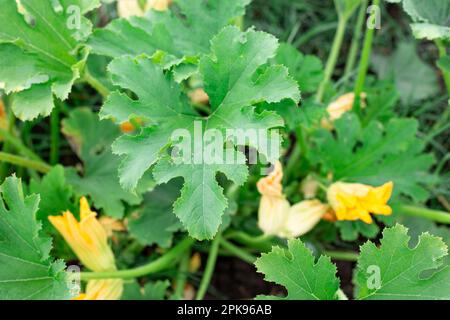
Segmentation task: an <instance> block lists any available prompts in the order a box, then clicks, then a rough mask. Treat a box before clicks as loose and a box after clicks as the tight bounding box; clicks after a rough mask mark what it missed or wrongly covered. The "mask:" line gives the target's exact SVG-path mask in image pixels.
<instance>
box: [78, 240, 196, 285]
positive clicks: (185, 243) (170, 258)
mask: <svg viewBox="0 0 450 320" xmlns="http://www.w3.org/2000/svg"><path fill="white" fill-rule="evenodd" d="M193 243H194V240H193V239H192V238H185V239H184V240H182V241H181V242H180V243H178V244H177V245H176V246H175V247H173V248H172V249H171V250H169V251H168V252H166V253H165V254H164V255H163V256H161V257H160V258H158V259H156V260H155V261H152V262H150V263H148V264H146V265H143V266H141V267H138V268H134V269H128V270H119V271H105V272H81V279H82V280H94V279H133V278H138V277H142V276H145V275H147V274H150V273H156V272H159V271H162V270H164V269H167V268H168V267H169V266H170V265H171V264H172V262H174V261H175V260H177V259H179V258H180V255H181V254H182V253H183V252H185V251H186V250H189V248H190V247H191V246H192V244H193Z"/></svg>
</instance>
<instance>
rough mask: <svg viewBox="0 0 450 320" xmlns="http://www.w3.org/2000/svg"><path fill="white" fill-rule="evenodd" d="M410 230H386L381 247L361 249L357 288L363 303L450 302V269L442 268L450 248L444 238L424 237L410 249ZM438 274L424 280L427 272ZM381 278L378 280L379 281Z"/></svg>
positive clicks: (424, 235) (397, 226) (403, 228)
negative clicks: (392, 301)
mask: <svg viewBox="0 0 450 320" xmlns="http://www.w3.org/2000/svg"><path fill="white" fill-rule="evenodd" d="M407 233H408V229H407V228H405V227H404V226H402V225H396V226H395V227H392V228H389V229H385V230H384V232H383V239H382V240H381V246H380V247H377V246H376V245H375V244H374V243H371V242H367V243H366V244H364V245H363V246H362V247H361V255H360V257H359V259H358V266H357V272H356V277H355V284H356V286H357V287H356V288H357V290H356V291H357V294H356V296H357V297H358V298H359V299H377V300H382V299H383V300H384V299H388V300H392V299H407V300H428V299H433V300H434V299H436V300H437V299H444V300H448V299H450V286H449V285H448V284H449V283H450V266H446V267H444V268H441V269H440V270H439V271H436V270H437V269H438V268H440V267H441V266H442V264H443V258H444V257H445V256H447V254H448V248H447V246H446V245H445V243H444V242H443V241H442V239H441V238H438V237H435V236H432V235H430V234H428V233H423V234H422V235H421V236H420V237H419V241H418V243H417V245H416V246H415V247H413V248H411V247H410V245H409V241H410V237H409V236H408V234H407ZM430 271H436V272H434V273H433V274H431V275H427V276H424V273H425V272H430ZM377 278H378V279H377Z"/></svg>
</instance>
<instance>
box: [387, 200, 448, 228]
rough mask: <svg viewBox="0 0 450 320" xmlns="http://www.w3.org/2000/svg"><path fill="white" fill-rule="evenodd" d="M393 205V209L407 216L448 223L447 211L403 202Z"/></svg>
mask: <svg viewBox="0 0 450 320" xmlns="http://www.w3.org/2000/svg"><path fill="white" fill-rule="evenodd" d="M393 207H394V211H398V212H401V213H402V214H404V215H407V216H413V217H420V218H424V219H428V220H432V221H435V222H439V223H444V224H450V213H448V212H444V211H439V210H432V209H428V208H422V207H416V206H411V205H405V204H401V205H395V206H393Z"/></svg>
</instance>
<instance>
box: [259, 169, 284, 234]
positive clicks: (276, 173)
mask: <svg viewBox="0 0 450 320" xmlns="http://www.w3.org/2000/svg"><path fill="white" fill-rule="evenodd" d="M282 179H283V169H282V166H281V163H280V162H277V163H276V164H275V168H274V170H273V171H272V172H271V173H270V174H269V175H268V176H267V177H265V178H262V179H260V180H259V181H258V183H257V188H258V191H259V193H261V195H262V197H261V200H260V203H259V212H258V226H259V228H260V229H261V230H262V231H263V232H264V234H267V235H277V234H278V233H279V232H280V231H281V230H282V229H283V227H284V225H285V223H286V220H287V217H288V214H289V209H290V204H289V201H287V199H286V198H285V196H284V195H283V193H282V192H283V186H282V184H281V180H282Z"/></svg>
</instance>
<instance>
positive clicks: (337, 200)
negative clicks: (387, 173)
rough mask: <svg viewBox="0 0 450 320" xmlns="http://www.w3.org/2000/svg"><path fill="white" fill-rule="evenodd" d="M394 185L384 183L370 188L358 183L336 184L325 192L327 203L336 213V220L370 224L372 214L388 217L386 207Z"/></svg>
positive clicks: (387, 207) (390, 210) (387, 208)
mask: <svg viewBox="0 0 450 320" xmlns="http://www.w3.org/2000/svg"><path fill="white" fill-rule="evenodd" d="M393 186H394V184H393V183H392V182H388V183H385V184H384V185H382V186H380V187H372V186H368V185H364V184H360V183H344V182H337V183H334V184H332V185H331V186H330V188H329V189H328V191H327V198H328V202H329V203H330V205H331V207H332V208H333V210H334V211H335V213H336V218H337V220H362V221H364V222H365V223H372V222H373V220H372V217H371V215H370V214H371V213H372V214H381V215H390V214H391V213H392V209H391V207H390V206H388V205H387V202H388V201H389V198H390V197H391V195H392V189H393Z"/></svg>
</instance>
